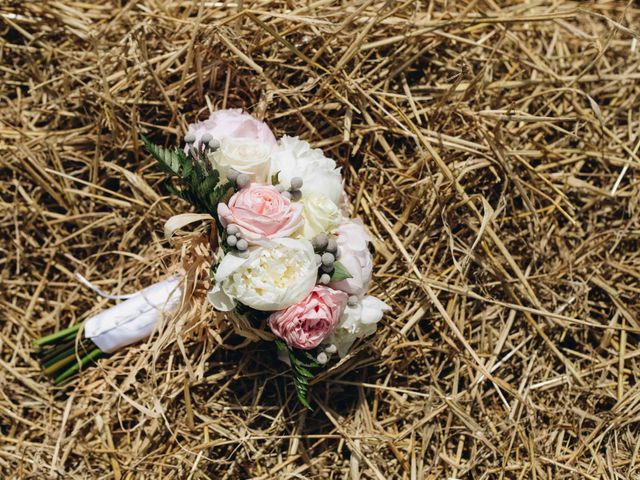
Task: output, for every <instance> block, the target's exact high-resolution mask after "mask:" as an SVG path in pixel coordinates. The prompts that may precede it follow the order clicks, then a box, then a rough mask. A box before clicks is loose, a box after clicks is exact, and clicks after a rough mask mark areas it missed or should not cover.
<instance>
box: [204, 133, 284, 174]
mask: <svg viewBox="0 0 640 480" xmlns="http://www.w3.org/2000/svg"><path fill="white" fill-rule="evenodd" d="M270 153H271V148H270V147H269V146H268V145H266V144H265V143H262V142H259V141H257V140H253V139H249V138H233V137H225V138H223V139H222V142H221V143H220V148H218V149H217V150H216V151H215V152H213V153H210V154H209V161H210V162H211V165H212V167H213V168H215V169H216V170H218V171H219V172H220V174H221V175H222V176H223V177H226V174H227V172H228V171H229V169H230V168H233V169H234V170H236V171H238V172H240V173H246V174H247V175H249V176H250V177H251V180H253V181H254V182H260V183H266V182H267V178H268V175H269V166H270V163H271V162H270Z"/></svg>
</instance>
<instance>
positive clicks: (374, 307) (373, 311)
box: [324, 295, 391, 358]
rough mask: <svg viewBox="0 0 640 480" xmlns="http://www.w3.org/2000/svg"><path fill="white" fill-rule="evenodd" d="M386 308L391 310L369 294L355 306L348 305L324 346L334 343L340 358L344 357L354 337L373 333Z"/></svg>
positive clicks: (362, 336)
mask: <svg viewBox="0 0 640 480" xmlns="http://www.w3.org/2000/svg"><path fill="white" fill-rule="evenodd" d="M388 310H391V307H390V306H389V305H387V304H386V303H384V302H383V301H382V300H379V299H377V298H376V297H372V296H370V295H369V296H366V297H364V298H363V299H362V300H360V301H359V302H358V303H357V304H356V305H355V306H349V305H348V306H347V308H346V309H345V311H344V313H343V314H342V317H341V318H340V323H338V326H337V327H336V328H335V330H334V331H333V332H331V335H330V336H329V337H328V338H327V340H326V341H325V342H324V343H325V346H326V345H330V344H333V345H335V346H336V347H338V355H340V358H342V357H344V356H345V355H346V354H347V353H348V352H349V349H350V348H351V345H353V342H355V341H356V339H358V338H364V337H368V336H369V335H373V334H374V333H375V331H376V328H377V323H378V322H379V321H380V319H381V318H382V315H383V314H384V312H386V311H388Z"/></svg>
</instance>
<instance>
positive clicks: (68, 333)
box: [33, 323, 82, 347]
mask: <svg viewBox="0 0 640 480" xmlns="http://www.w3.org/2000/svg"><path fill="white" fill-rule="evenodd" d="M80 328H82V324H81V323H78V324H77V325H73V326H72V327H69V328H65V329H64V330H59V331H57V332H54V333H52V334H51V335H47V336H46V337H42V338H39V339H37V340H34V342H33V346H34V347H42V346H44V345H49V344H50V343H56V342H57V341H58V340H62V339H64V340H66V339H67V338H68V337H75V335H76V334H77V333H78V330H80Z"/></svg>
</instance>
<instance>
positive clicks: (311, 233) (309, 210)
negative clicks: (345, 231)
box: [301, 193, 342, 240]
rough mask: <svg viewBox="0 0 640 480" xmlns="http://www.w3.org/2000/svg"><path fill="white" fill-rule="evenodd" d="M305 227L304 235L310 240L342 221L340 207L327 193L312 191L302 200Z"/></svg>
mask: <svg viewBox="0 0 640 480" xmlns="http://www.w3.org/2000/svg"><path fill="white" fill-rule="evenodd" d="M301 203H302V216H303V217H304V227H303V230H302V236H303V237H304V238H306V239H308V240H311V239H312V238H313V237H315V236H316V235H318V234H319V233H328V232H330V231H331V230H333V229H334V228H335V227H336V226H338V225H339V224H340V222H341V221H342V212H341V211H340V208H338V206H337V205H336V204H335V203H333V202H332V201H331V200H330V199H329V198H328V197H326V196H325V195H321V194H319V193H310V194H309V195H307V196H304V197H303V198H302V200H301Z"/></svg>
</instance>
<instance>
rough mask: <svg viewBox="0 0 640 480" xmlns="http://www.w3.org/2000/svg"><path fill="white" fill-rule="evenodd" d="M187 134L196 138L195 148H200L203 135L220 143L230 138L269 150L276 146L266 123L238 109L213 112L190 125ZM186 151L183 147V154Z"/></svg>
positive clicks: (274, 138)
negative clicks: (253, 141) (255, 141)
mask: <svg viewBox="0 0 640 480" xmlns="http://www.w3.org/2000/svg"><path fill="white" fill-rule="evenodd" d="M188 133H193V134H194V135H195V136H196V141H195V143H194V145H195V146H196V148H197V147H199V146H200V139H201V138H202V136H203V135H204V134H205V133H208V134H209V135H211V136H212V137H213V138H215V139H216V140H218V141H220V142H221V141H222V139H223V138H225V137H230V138H246V139H249V140H257V141H258V142H260V143H262V144H264V145H266V146H267V147H269V148H271V147H274V146H275V145H276V144H277V142H276V137H274V136H273V133H272V132H271V130H270V129H269V127H268V126H267V124H266V123H264V122H261V121H260V120H258V119H256V118H254V117H253V116H251V115H249V114H248V113H246V112H243V111H242V109H240V108H234V109H228V110H218V111H216V112H213V113H212V114H211V116H210V117H209V119H208V120H205V121H204V122H196V123H192V124H190V125H189V130H188ZM187 151H188V147H185V152H187Z"/></svg>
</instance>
